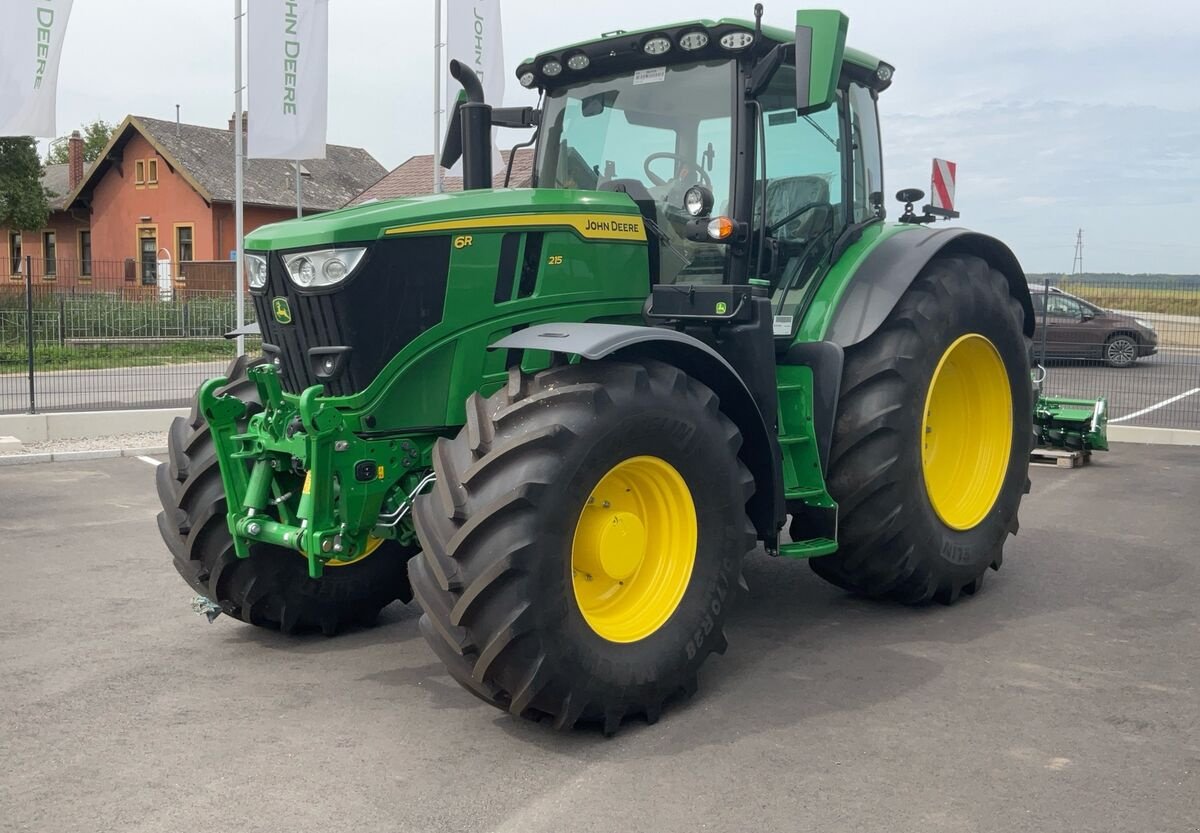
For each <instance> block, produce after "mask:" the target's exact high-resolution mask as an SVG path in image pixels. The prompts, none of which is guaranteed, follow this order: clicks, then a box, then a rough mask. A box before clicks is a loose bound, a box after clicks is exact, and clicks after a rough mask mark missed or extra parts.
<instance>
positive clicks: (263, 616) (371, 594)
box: [155, 356, 412, 636]
mask: <svg viewBox="0 0 1200 833" xmlns="http://www.w3.org/2000/svg"><path fill="white" fill-rule="evenodd" d="M259 361H261V360H258V361H252V360H247V358H246V357H245V356H240V357H238V358H237V359H235V360H234V362H233V363H232V364H231V365H230V366H229V369H228V370H227V371H226V373H225V376H226V378H227V379H229V384H228V385H227V386H226V387H225V388H223V389H222V391H221V392H222V393H225V394H228V395H230V396H235V397H237V398H238V399H241V400H242V401H243V402H245V403H246V405H247V415H246V417H247V419H248V418H249V417H250V416H251V415H253V414H255V413H257V412H259V411H261V410H262V406H261V404H260V403H259V401H258V389H257V387H256V386H255V385H254V383H253V382H252V381H250V379H249V378H247V376H246V371H247V370H248V369H249V368H250V367H252V366H253V365H255V364H258V363H259ZM167 445H168V461H167V462H166V463H162V464H161V465H159V467H158V470H157V471H156V472H155V480H156V482H157V486H158V496H159V500H160V501H161V502H162V506H163V511H162V512H160V513H159V514H158V528H159V532H160V533H162V537H163V540H164V541H165V542H166V544H167V546H168V547H169V548H170V550H171V553H172V555H173V556H174V563H175V569H176V570H178V571H179V574H180V575H181V576H183V578H184V579H185V580H186V581H187V583H188V584H189V585H191V587H192V589H194V590H195V591H196V592H197V593H199V594H200V595H202V596H204V597H206V598H208V599H210V600H211V601H213V602H215V603H216V604H217V605H219V606H220V608H221V611H222V612H224V613H226V614H228V615H229V616H232V617H234V618H235V619H240V620H242V621H243V622H247V623H249V624H252V625H259V626H262V627H267V628H279V629H281V630H283V631H284V632H287V633H293V632H301V631H307V630H314V629H317V628H319V629H320V630H321V631H323V632H324V633H325V634H326V635H329V636H332V635H333V634H335V633H337V631H338V630H339V629H340V628H341V627H342V626H344V625H345V624H347V623H354V624H361V625H370V624H373V623H374V621H375V619H376V618H377V617H378V615H379V611H380V610H382V609H383V608H384V607H385V606H386V605H388V604H390V603H391V602H393V601H395V600H396V599H400V600H401V601H408V600H410V599H411V598H412V591H411V589H410V588H409V585H408V577H407V575H406V571H405V562H406V561H407V559H408V557H409V556H410V555H411V554H412V549H409V548H404V547H401V546H400V545H399V544H397V543H396V542H394V541H385V542H383V543H382V544H381V545H380V546H379V547H378V548H377V549H376V550H375V551H374V552H372V553H371V554H370V555H369V556H368V557H366V558H364V559H362V560H360V561H356V562H354V563H351V564H347V565H345V566H338V567H328V568H327V569H326V570H325V574H324V576H323V577H322V578H320V579H312V578H309V576H308V562H307V560H305V558H304V557H303V556H302V555H300V554H299V553H297V552H294V551H292V550H285V549H283V548H280V547H272V546H268V545H265V544H257V545H255V546H254V547H253V549H252V554H251V556H250V557H249V558H245V559H240V558H238V557H237V556H236V555H235V554H234V552H233V538H232V537H231V535H230V532H229V526H228V523H227V522H226V503H225V490H224V486H223V485H222V482H221V472H220V468H219V467H218V464H217V454H216V449H215V448H214V446H213V442H212V435H211V432H210V431H209V428H208V423H206V422H205V421H204V417H202V416H201V415H200V411H199V403H198V402H196V403H193V405H192V412H191V415H190V416H188V417H187V418H186V419H185V418H184V417H177V418H176V419H175V421H174V422H173V423H172V424H171V430H170V432H169V434H168V438H167Z"/></svg>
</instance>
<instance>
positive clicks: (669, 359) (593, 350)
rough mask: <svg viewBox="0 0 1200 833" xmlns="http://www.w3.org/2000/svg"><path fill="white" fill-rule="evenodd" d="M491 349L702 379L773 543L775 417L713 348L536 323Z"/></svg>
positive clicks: (776, 520)
mask: <svg viewBox="0 0 1200 833" xmlns="http://www.w3.org/2000/svg"><path fill="white" fill-rule="evenodd" d="M488 349H490V350H548V351H550V352H551V353H558V354H575V355H579V356H582V357H583V358H585V359H590V360H593V361H596V360H599V359H605V358H611V359H616V360H620V359H657V360H658V361H662V362H666V363H668V364H671V365H674V366H675V367H678V368H679V369H680V370H682V371H683V372H685V373H687V374H688V375H689V376H691V377H693V378H695V379H696V380H698V381H700V382H703V383H704V384H705V385H707V386H708V387H709V388H711V389H712V391H713V392H714V393H715V394H716V395H717V396H718V397H719V398H720V400H721V411H722V413H724V414H725V415H726V416H727V417H729V419H731V420H732V421H733V423H734V424H735V425H736V426H737V427H738V430H739V431H740V432H741V434H742V450H741V458H742V462H744V463H745V464H746V467H747V468H749V469H750V473H751V474H752V475H753V476H754V483H755V491H754V496H753V497H752V498H751V499H750V502H749V503H748V504H747V507H746V508H747V512H748V513H749V515H750V519H751V521H752V522H753V523H754V527H755V529H756V530H757V532H758V536H759V538H761V539H762V540H764V541H767V542H768V543H770V544H771V545H772V546H773V545H774V543H775V541H776V538H777V536H778V532H779V529H780V527H781V526H782V524H783V520H784V517H785V513H786V509H785V507H784V501H783V474H782V472H781V470H780V466H779V459H780V455H779V450H778V438H777V437H776V435H775V431H774V419H773V418H772V420H771V421H770V422H768V421H767V419H766V418H764V416H763V413H762V411H761V410H760V409H759V407H758V403H757V402H756V401H755V399H754V396H753V395H752V394H751V393H750V390H749V388H747V387H746V383H745V382H744V381H743V380H742V378H741V376H740V375H739V374H738V373H737V371H736V370H734V368H733V367H732V366H731V365H730V364H729V362H727V361H726V360H725V359H724V357H722V356H721V354H720V353H718V352H717V351H716V350H714V349H713V348H712V347H710V346H708V345H707V344H705V343H704V342H702V341H700V340H698V339H696V338H693V337H692V336H690V335H687V334H686V333H680V332H676V331H675V330H668V329H664V328H660V327H642V326H635V325H624V324H596V323H584V324H578V323H577V324H539V325H537V326H533V327H528V328H526V329H524V330H519V331H518V332H515V333H513V334H511V335H508V336H505V337H504V338H502V339H500V340H499V341H497V342H496V343H495V344H493V345H491V347H489V348H488Z"/></svg>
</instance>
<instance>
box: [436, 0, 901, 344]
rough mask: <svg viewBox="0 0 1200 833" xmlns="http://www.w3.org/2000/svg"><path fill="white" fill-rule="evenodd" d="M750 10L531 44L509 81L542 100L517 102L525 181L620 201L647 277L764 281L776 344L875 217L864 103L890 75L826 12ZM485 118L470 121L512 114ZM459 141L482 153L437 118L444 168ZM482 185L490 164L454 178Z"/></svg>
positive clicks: (873, 129) (878, 163)
mask: <svg viewBox="0 0 1200 833" xmlns="http://www.w3.org/2000/svg"><path fill="white" fill-rule="evenodd" d="M755 11H756V20H755V21H754V22H750V21H745V20H737V19H722V20H719V21H712V20H696V21H689V22H685V23H679V24H675V25H672V26H667V27H660V28H655V29H646V30H642V31H638V32H623V31H617V32H612V33H608V34H606V35H604V36H602V37H601V38H600V39H598V40H595V41H590V42H585V43H580V44H574V45H571V46H568V47H564V48H560V49H555V50H550V51H547V52H543V53H541V54H539V55H538V56H536V57H535V58H532V59H530V60H527V61H525V62H523V63H522V64H521V65H520V66H519V67H518V69H517V76H518V79H519V81H520V83H521V84H522V85H523V86H525V87H527V88H536V89H538V90H539V91H540V92H541V94H542V102H541V106H540V107H539V109H538V110H536V111H525V112H526V113H528V116H529V117H528V119H527V122H526V123H529V124H531V125H532V124H533V123H534V122H536V123H537V128H538V129H537V137H536V139H537V160H536V164H535V170H534V177H533V185H534V187H536V188H543V189H551V188H552V189H569V190H585V191H617V192H623V193H626V194H628V195H629V197H630V198H631V199H632V200H633V201H634V202H635V203H636V205H637V206H638V210H639V212H640V213H641V214H642V216H643V217H644V219H645V221H646V225H647V227H648V231H649V234H648V235H647V240H648V244H649V247H650V253H649V255H650V257H649V269H650V279H651V283H652V284H653V285H656V286H664V285H681V284H683V285H690V286H696V285H699V286H705V285H731V284H732V285H745V284H747V283H749V282H750V281H753V282H754V283H756V284H759V285H762V286H766V287H768V288H769V294H770V296H771V299H772V300H771V307H772V311H773V314H774V318H775V322H776V326H777V332H776V335H777V336H780V337H788V338H790V337H791V336H793V335H794V327H795V326H796V325H795V322H798V320H799V312H800V310H801V309H802V308H803V307H804V306H805V304H806V303H807V301H808V300H809V299H810V289H811V288H812V287H813V286H815V284H816V283H817V279H818V278H819V276H820V274H821V273H822V272H823V270H824V269H826V268H827V267H828V266H829V265H830V264H831V263H832V261H833V259H834V258H833V257H831V255H833V253H834V252H835V249H837V248H839V247H840V248H845V246H846V245H847V244H848V243H849V242H852V241H853V240H854V239H856V237H857V235H858V234H859V233H860V232H861V229H862V228H863V227H865V226H867V225H869V224H871V223H874V222H876V221H878V220H880V219H882V218H883V215H884V211H883V200H882V192H883V182H882V180H883V172H882V156H881V152H880V142H879V126H878V119H877V115H876V104H875V101H876V96H877V94H878V93H879V92H880V91H882V90H884V89H886V88H887V87H888V86H889V85H890V83H891V79H892V73H893V70H892V67H891V66H889V65H888V64H886V63H882V62H880V61H879V60H878V59H876V58H873V57H871V56H869V55H867V54H865V53H862V52H857V51H855V50H852V49H847V48H846V47H845V35H846V18H845V17H844V16H843V15H842V14H841V13H839V12H826V11H801V12H797V28H796V30H795V32H789V31H787V30H784V29H778V28H773V27H764V26H763V25H762V23H761V6H758V7H756V9H755ZM798 55H799V56H800V60H799V66H797V56H798ZM456 72H459V73H461V74H463V75H465V74H466V73H469V72H470V70H469V69H467V68H465V67H460V68H456ZM466 87H467V89H468V91H469V92H470V91H471V90H472V89H474V88H477V85H475V84H474V83H473V81H472V82H468V83H467V84H466ZM480 103H482V102H476V105H477V104H480ZM467 106H468V107H470V106H471V105H470V104H468V105H467ZM496 113H499V114H500V117H499V118H494V117H493V118H491V119H481V120H479V121H477V122H476V124H477V125H478V128H479V129H480V130H482V128H484V127H485V125H489V124H514V123H516V124H520V123H521V121H520V120H519V119H518V120H516V121H515V122H514V119H513V113H514V111H512V110H497V111H496ZM468 123H469V120H465V119H463V118H462V116H461V115H458V116H457V117H456V119H455V121H454V123H453V124H454V125H456V126H457V130H458V131H461V130H462V129H464V126H465V125H467V124H468ZM472 146H473V147H474V148H478V149H479V150H480V152H481V153H482V150H483V148H484V147H485V146H486V137H485V136H484V135H483V134H482V133H479V134H477V136H476V137H475V140H474V141H472V140H471V139H467V140H466V141H464V140H463V138H462V136H461V134H460V133H456V129H455V127H453V126H452V131H451V136H450V138H449V140H448V144H447V150H448V152H447V154H446V155H444V157H443V163H444V164H446V163H449V162H452V161H454V160H455V159H456V157H457V153H458V151H459V149H461V148H468V153H469V148H470V147H472ZM479 155H480V154H476V156H479ZM478 167H479V164H478V161H475V160H468V162H467V170H468V171H471V170H472V169H473V168H475V169H478ZM490 185H491V177H490V171H486V176H478V177H476V178H475V179H474V180H472V179H471V177H470V176H469V175H468V178H467V182H466V187H468V188H472V187H490ZM782 343H783V342H781V344H782Z"/></svg>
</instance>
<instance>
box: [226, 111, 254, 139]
mask: <svg viewBox="0 0 1200 833" xmlns="http://www.w3.org/2000/svg"><path fill="white" fill-rule="evenodd" d="M236 120H237V113H234V114H233V115H232V116H230V117H229V132H230V133H232V132H233V128H234V127H235V126H236V125H235V121H236ZM249 124H250V111H249V110H243V111H242V132H243V133H245V132H246V128H247V127H248V126H249Z"/></svg>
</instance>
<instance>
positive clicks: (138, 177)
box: [133, 159, 146, 185]
mask: <svg viewBox="0 0 1200 833" xmlns="http://www.w3.org/2000/svg"><path fill="white" fill-rule="evenodd" d="M133 184H134V185H145V184H146V162H145V160H144V159H139V160H137V161H136V162H134V163H133Z"/></svg>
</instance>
